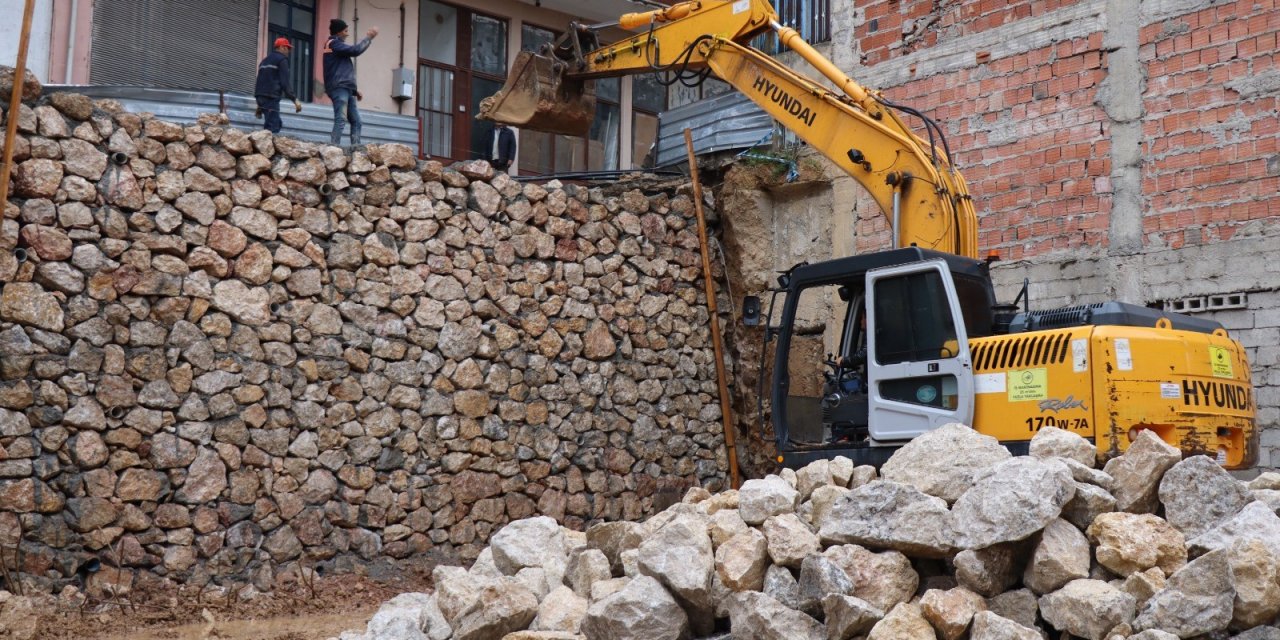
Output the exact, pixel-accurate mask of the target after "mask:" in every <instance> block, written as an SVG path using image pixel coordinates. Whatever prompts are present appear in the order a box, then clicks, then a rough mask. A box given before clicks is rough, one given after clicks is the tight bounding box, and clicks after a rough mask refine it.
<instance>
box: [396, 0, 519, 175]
mask: <svg viewBox="0 0 1280 640" xmlns="http://www.w3.org/2000/svg"><path fill="white" fill-rule="evenodd" d="M506 75H507V22H506V21H505V20H501V19H499V18H495V17H492V16H488V15H484V14H482V13H477V12H474V11H471V10H469V9H465V8H461V7H454V6H452V5H447V4H444V3H442V2H435V1H433V0H421V2H420V4H419V12H418V118H419V119H420V120H421V121H422V152H423V153H424V154H425V155H428V156H434V157H439V158H446V159H453V160H473V159H486V160H487V159H489V158H490V156H491V154H492V148H493V123H491V122H483V121H479V120H476V119H475V117H474V116H475V113H476V112H477V111H479V109H480V101H481V100H483V99H484V98H487V97H489V96H491V95H493V94H494V93H495V92H497V91H498V90H499V89H501V88H502V83H503V81H504V80H505V79H506Z"/></svg>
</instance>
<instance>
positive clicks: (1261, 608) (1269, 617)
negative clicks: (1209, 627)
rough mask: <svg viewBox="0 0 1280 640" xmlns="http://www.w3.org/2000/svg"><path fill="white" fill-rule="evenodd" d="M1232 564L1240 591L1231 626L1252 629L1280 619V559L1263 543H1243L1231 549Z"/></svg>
mask: <svg viewBox="0 0 1280 640" xmlns="http://www.w3.org/2000/svg"><path fill="white" fill-rule="evenodd" d="M1230 560H1231V581H1232V584H1234V585H1235V588H1236V599H1235V604H1234V607H1233V613H1232V617H1231V626H1232V627H1234V628H1236V629H1248V628H1250V627H1258V626H1262V625H1265V624H1267V623H1268V622H1271V621H1273V620H1275V619H1276V616H1278V615H1280V558H1277V557H1276V556H1273V555H1271V552H1270V551H1269V550H1268V549H1267V546H1266V545H1265V544H1262V542H1261V541H1258V540H1241V541H1239V542H1236V543H1235V544H1234V545H1232V546H1231V551H1230Z"/></svg>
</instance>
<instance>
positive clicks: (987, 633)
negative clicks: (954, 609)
mask: <svg viewBox="0 0 1280 640" xmlns="http://www.w3.org/2000/svg"><path fill="white" fill-rule="evenodd" d="M969 640H1042V638H1041V636H1040V632H1039V631H1036V630H1035V629H1031V628H1029V627H1024V626H1022V625H1020V624H1018V623H1016V622H1014V621H1012V620H1010V619H1008V618H1002V617H1000V616H998V615H996V614H994V613H992V612H990V611H979V612H978V613H976V614H974V616H973V625H972V628H971V629H970V632H969Z"/></svg>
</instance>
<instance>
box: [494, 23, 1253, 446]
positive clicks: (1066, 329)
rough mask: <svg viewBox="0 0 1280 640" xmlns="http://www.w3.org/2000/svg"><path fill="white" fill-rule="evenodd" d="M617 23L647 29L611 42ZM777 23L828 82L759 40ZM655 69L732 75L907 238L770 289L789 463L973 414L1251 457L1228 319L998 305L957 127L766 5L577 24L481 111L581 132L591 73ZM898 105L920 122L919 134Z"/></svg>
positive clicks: (1247, 403) (1247, 413)
mask: <svg viewBox="0 0 1280 640" xmlns="http://www.w3.org/2000/svg"><path fill="white" fill-rule="evenodd" d="M603 27H621V28H623V29H627V30H630V31H632V32H634V33H635V35H633V36H631V37H629V38H626V39H624V40H621V41H619V42H615V43H613V44H610V45H607V46H600V45H599V43H598V39H597V33H598V32H599V31H600V29H601V28H603ZM769 32H772V33H773V34H774V35H775V36H776V37H777V39H778V41H779V42H780V43H781V44H782V45H784V46H786V47H787V48H789V49H791V50H792V51H794V52H796V53H797V54H798V55H799V56H800V57H801V58H803V59H804V60H805V61H806V62H808V63H809V64H810V65H812V66H813V67H814V68H815V69H816V70H818V71H819V72H820V73H821V74H822V76H824V78H825V80H826V81H827V83H829V84H824V83H821V82H818V81H816V80H813V79H811V78H808V77H805V76H803V75H801V74H799V73H797V72H795V71H793V70H792V69H790V68H788V67H787V66H785V65H783V64H781V63H780V62H778V61H777V60H775V59H774V58H772V57H770V56H768V55H765V54H763V53H761V52H760V51H758V50H756V49H755V48H753V47H752V46H751V45H750V42H751V40H752V38H754V37H756V36H758V35H760V34H764V33H769ZM655 72H656V73H663V74H665V76H664V77H666V78H668V79H669V80H674V79H683V80H685V81H686V82H687V81H690V80H692V81H697V80H699V79H701V78H705V77H706V76H708V75H710V74H714V75H715V76H716V77H718V78H720V79H722V80H724V81H725V82H727V83H729V84H730V85H732V86H733V87H735V88H736V89H737V90H738V91H741V92H742V93H743V94H745V95H746V96H747V97H749V98H750V99H751V100H752V101H754V102H755V103H756V104H758V105H759V106H760V107H761V108H763V109H764V110H765V111H766V112H768V113H769V114H770V115H771V116H773V118H775V119H776V120H777V121H778V122H780V123H782V124H783V125H784V126H786V127H787V128H788V129H790V130H791V131H794V132H795V133H796V135H797V136H799V137H800V138H801V139H803V140H804V141H805V142H807V143H808V144H809V145H810V146H812V147H813V148H814V149H816V150H818V151H819V152H821V153H822V154H824V155H825V156H826V157H827V158H829V159H830V160H831V161H832V162H833V163H835V164H836V165H837V166H839V167H840V168H841V169H842V170H844V171H845V172H846V173H848V174H849V175H850V176H852V177H853V178H854V179H855V180H856V181H857V182H858V183H859V184H861V185H862V186H863V187H864V188H865V189H866V190H867V191H868V192H869V193H870V195H871V196H872V198H873V199H874V200H875V201H876V202H877V203H878V204H879V206H880V208H881V210H882V211H883V212H884V213H885V215H886V216H887V217H888V218H889V222H890V227H891V229H892V243H893V246H892V248H890V249H888V250H885V251H880V252H876V253H870V254H862V255H856V256H850V257H844V258H836V259H833V260H828V261H824V262H820V263H802V264H798V265H796V266H794V267H792V268H791V269H789V270H788V271H786V272H785V273H782V274H781V275H780V276H779V277H778V286H777V287H776V288H774V289H772V290H771V292H772V297H771V300H770V303H769V306H768V310H767V312H765V313H764V314H763V315H764V318H763V319H764V321H765V325H766V326H765V332H764V333H765V340H766V343H769V342H772V343H773V344H774V346H773V348H772V354H773V367H772V386H771V390H770V393H769V398H770V410H771V423H772V427H773V432H774V437H775V439H776V440H777V447H778V454H779V455H778V461H779V462H781V463H783V464H784V465H786V466H789V467H799V466H803V465H805V464H807V463H808V462H810V461H813V460H816V459H820V458H830V457H833V456H836V455H844V456H847V457H850V458H852V459H853V460H854V461H855V462H857V463H859V464H862V463H869V464H877V465H878V464H880V463H882V462H883V461H884V460H886V459H887V458H888V456H889V455H891V454H892V452H893V451H894V450H895V449H896V448H897V447H900V446H901V445H902V444H904V443H905V442H907V441H909V440H910V439H912V438H914V437H916V436H919V435H921V434H923V433H926V432H928V431H929V430H931V429H935V428H937V427H939V426H941V425H943V424H946V423H950V422H961V423H964V424H968V425H972V426H973V428H974V429H976V430H977V431H979V432H981V433H985V434H988V435H991V436H994V437H996V438H998V439H999V440H1000V441H1001V442H1002V443H1003V444H1004V445H1005V446H1006V447H1008V448H1009V449H1010V450H1011V451H1013V452H1014V453H1025V452H1026V451H1027V449H1028V443H1029V441H1030V439H1031V438H1032V437H1033V436H1035V434H1036V433H1037V432H1038V431H1039V430H1041V429H1043V428H1045V427H1056V428H1059V429H1063V430H1066V431H1069V432H1072V433H1076V434H1079V435H1081V436H1083V437H1085V438H1087V439H1089V440H1090V441H1092V442H1093V443H1094V444H1095V446H1096V448H1097V452H1098V457H1099V459H1100V460H1103V459H1106V458H1109V457H1113V456H1115V455H1119V454H1120V453H1121V452H1123V451H1124V450H1126V449H1127V448H1128V446H1129V444H1130V443H1131V442H1133V440H1134V439H1135V438H1136V437H1137V435H1138V434H1139V433H1140V432H1141V431H1152V432H1154V433H1155V434H1156V435H1158V436H1160V438H1162V439H1163V440H1164V441H1166V442H1168V443H1170V444H1172V445H1173V446H1175V447H1178V448H1179V449H1181V450H1182V451H1183V454H1184V455H1187V456H1190V455H1198V454H1206V455H1209V456H1212V457H1214V458H1215V459H1216V460H1217V461H1218V463H1219V464H1221V465H1222V466H1223V467H1225V468H1228V469H1240V468H1247V467H1251V466H1253V465H1254V464H1256V459H1257V449H1258V433H1257V426H1256V423H1257V406H1256V401H1255V397H1254V390H1253V386H1252V383H1251V380H1250V369H1249V363H1248V360H1247V358H1246V356H1245V352H1244V349H1243V348H1242V347H1241V345H1240V344H1239V343H1238V342H1237V341H1235V340H1233V339H1232V338H1231V337H1229V336H1228V335H1227V332H1226V331H1225V330H1224V329H1223V327H1222V326H1221V325H1220V324H1218V323H1216V322H1213V321H1209V320H1204V319H1200V318H1194V317H1190V316H1186V315H1181V314H1174V313H1166V312H1164V311H1161V310H1158V309H1152V308H1148V307H1143V306H1137V305H1133V304H1127V303H1122V302H1104V303H1094V304H1083V305H1078V306H1072V307H1066V308H1061V309H1051V310H1043V311H1032V310H1030V309H1029V304H1028V302H1027V300H1026V294H1027V291H1028V287H1027V283H1025V282H1024V286H1023V289H1022V292H1021V294H1020V295H1019V296H1018V299H1017V300H1015V301H1014V303H1013V304H998V303H997V302H996V298H995V289H994V286H993V284H992V281H991V276H990V266H991V262H992V258H990V257H989V258H987V259H981V258H980V257H979V253H978V242H977V236H978V233H977V215H976V213H975V211H974V207H973V202H972V199H971V197H970V195H969V192H968V187H967V186H966V184H965V181H964V178H963V177H961V175H960V174H959V172H958V171H956V168H955V166H954V164H953V162H952V159H951V154H950V149H949V148H948V145H947V143H946V138H945V136H944V134H943V130H942V128H941V127H940V126H938V125H937V124H936V123H935V122H933V121H932V120H930V119H929V118H928V117H927V116H926V115H925V114H923V113H920V112H919V111H916V110H914V109H911V108H909V107H907V106H903V105H898V104H894V103H892V102H890V101H889V100H887V99H886V98H885V97H884V96H883V95H881V94H880V93H879V92H876V91H872V90H869V89H867V88H865V87H863V86H861V85H859V84H858V83H857V82H855V81H854V80H852V79H851V78H849V77H848V76H846V75H845V74H844V73H843V72H841V71H840V70H839V69H838V68H837V67H836V66H835V65H834V64H832V63H831V62H830V61H829V60H827V59H826V58H825V57H823V56H822V55H821V54H820V53H819V52H818V51H817V50H815V49H814V48H813V47H812V46H811V45H809V44H808V43H807V42H805V41H804V39H803V38H802V37H801V36H800V34H799V33H798V32H797V31H796V30H794V29H791V28H789V27H786V26H783V25H781V24H780V23H779V18H778V15H777V13H776V12H775V11H774V9H773V7H772V6H771V5H770V3H769V2H768V1H767V0H695V1H692V2H681V3H678V4H673V5H671V6H669V7H665V8H662V9H657V10H654V11H649V12H644V13H632V14H627V15H624V16H622V17H621V18H620V19H619V20H618V21H617V22H616V23H609V24H607V25H591V26H582V25H578V24H573V25H571V26H570V29H569V31H568V32H567V34H566V35H565V36H564V37H563V38H561V40H560V41H558V42H557V43H555V44H554V45H550V46H547V47H546V48H544V50H543V51H541V52H539V53H536V54H535V53H530V52H522V53H520V54H519V55H518V56H517V57H516V60H515V62H514V64H513V73H512V74H511V76H510V77H509V79H508V81H507V83H506V85H505V86H504V87H503V89H502V91H500V92H498V93H497V94H495V95H494V96H491V97H489V98H487V99H486V100H485V101H483V102H482V104H481V108H480V112H479V114H478V117H480V118H482V119H489V120H495V121H499V122H505V123H507V124H510V125H513V126H517V127H527V128H531V129H536V130H541V131H551V132H556V133H562V134H565V135H577V136H580V135H585V134H586V132H587V129H588V127H589V126H590V124H591V121H592V118H593V116H594V112H595V97H594V92H593V90H592V80H593V79H596V78H604V77H611V76H620V75H626V74H638V73H655ZM903 116H911V117H916V118H918V119H920V120H921V121H923V122H924V129H925V132H924V135H923V136H921V135H919V134H917V133H916V132H914V131H913V130H912V129H910V128H909V127H908V126H907V125H906V123H905V122H904V119H903ZM1019 301H1022V303H1023V305H1022V308H1021V309H1020V308H1019V306H1018V302H1019ZM761 311H762V310H761V302H760V300H759V299H758V298H756V297H748V298H747V299H745V300H744V302H743V317H744V322H745V323H746V324H748V325H754V324H758V323H759V322H760V320H761V315H762V314H761ZM765 351H766V353H768V352H769V349H766V350H765ZM824 353H825V354H826V355H825V357H823V354H824ZM763 375H764V374H763V373H762V377H763ZM764 419H765V418H764V411H763V408H762V410H761V420H762V421H763V420H764Z"/></svg>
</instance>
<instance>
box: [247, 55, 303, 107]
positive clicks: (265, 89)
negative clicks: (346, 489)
mask: <svg viewBox="0 0 1280 640" xmlns="http://www.w3.org/2000/svg"><path fill="white" fill-rule="evenodd" d="M253 95H255V96H262V97H264V98H279V97H280V96H281V95H285V96H288V97H289V99H290V100H296V99H297V98H295V97H294V95H293V83H291V82H289V56H286V55H285V54H283V53H280V52H279V51H272V52H271V53H268V54H267V57H265V58H263V59H262V62H260V63H259V64H258V82H257V84H255V85H254V87H253Z"/></svg>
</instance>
